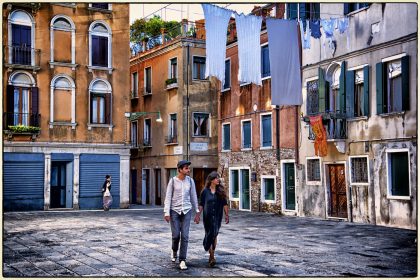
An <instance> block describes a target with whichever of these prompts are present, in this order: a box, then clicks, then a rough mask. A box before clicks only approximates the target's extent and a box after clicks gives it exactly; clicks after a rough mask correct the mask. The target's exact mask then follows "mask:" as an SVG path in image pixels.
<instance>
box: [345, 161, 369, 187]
mask: <svg viewBox="0 0 420 280" xmlns="http://www.w3.org/2000/svg"><path fill="white" fill-rule="evenodd" d="M350 172H351V176H350V178H351V181H350V183H351V184H354V185H366V184H368V183H369V165H368V158H367V157H350Z"/></svg>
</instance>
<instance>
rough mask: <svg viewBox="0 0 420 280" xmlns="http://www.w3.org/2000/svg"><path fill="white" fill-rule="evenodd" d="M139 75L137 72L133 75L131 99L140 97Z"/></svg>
mask: <svg viewBox="0 0 420 280" xmlns="http://www.w3.org/2000/svg"><path fill="white" fill-rule="evenodd" d="M138 84H139V75H138V73H137V72H134V73H131V97H138V96H139V89H138Z"/></svg>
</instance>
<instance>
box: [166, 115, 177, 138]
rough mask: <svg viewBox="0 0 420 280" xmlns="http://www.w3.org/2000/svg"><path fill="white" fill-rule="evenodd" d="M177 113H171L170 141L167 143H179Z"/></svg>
mask: <svg viewBox="0 0 420 280" xmlns="http://www.w3.org/2000/svg"><path fill="white" fill-rule="evenodd" d="M177 142H178V140H177V115H176V114H170V115H169V126H168V141H167V143H177Z"/></svg>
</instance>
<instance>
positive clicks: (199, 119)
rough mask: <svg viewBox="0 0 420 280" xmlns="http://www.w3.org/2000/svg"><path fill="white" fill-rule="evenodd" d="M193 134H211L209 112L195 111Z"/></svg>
mask: <svg viewBox="0 0 420 280" xmlns="http://www.w3.org/2000/svg"><path fill="white" fill-rule="evenodd" d="M193 120H194V124H193V129H194V131H193V135H194V136H209V128H210V126H209V114H207V113H193Z"/></svg>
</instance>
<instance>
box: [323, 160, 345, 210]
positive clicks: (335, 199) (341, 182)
mask: <svg viewBox="0 0 420 280" xmlns="http://www.w3.org/2000/svg"><path fill="white" fill-rule="evenodd" d="M327 166H328V177H329V183H330V184H329V185H330V197H329V206H330V207H329V208H330V209H329V212H330V213H329V214H330V216H331V217H337V218H347V191H346V175H345V167H344V164H328V165H327Z"/></svg>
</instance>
